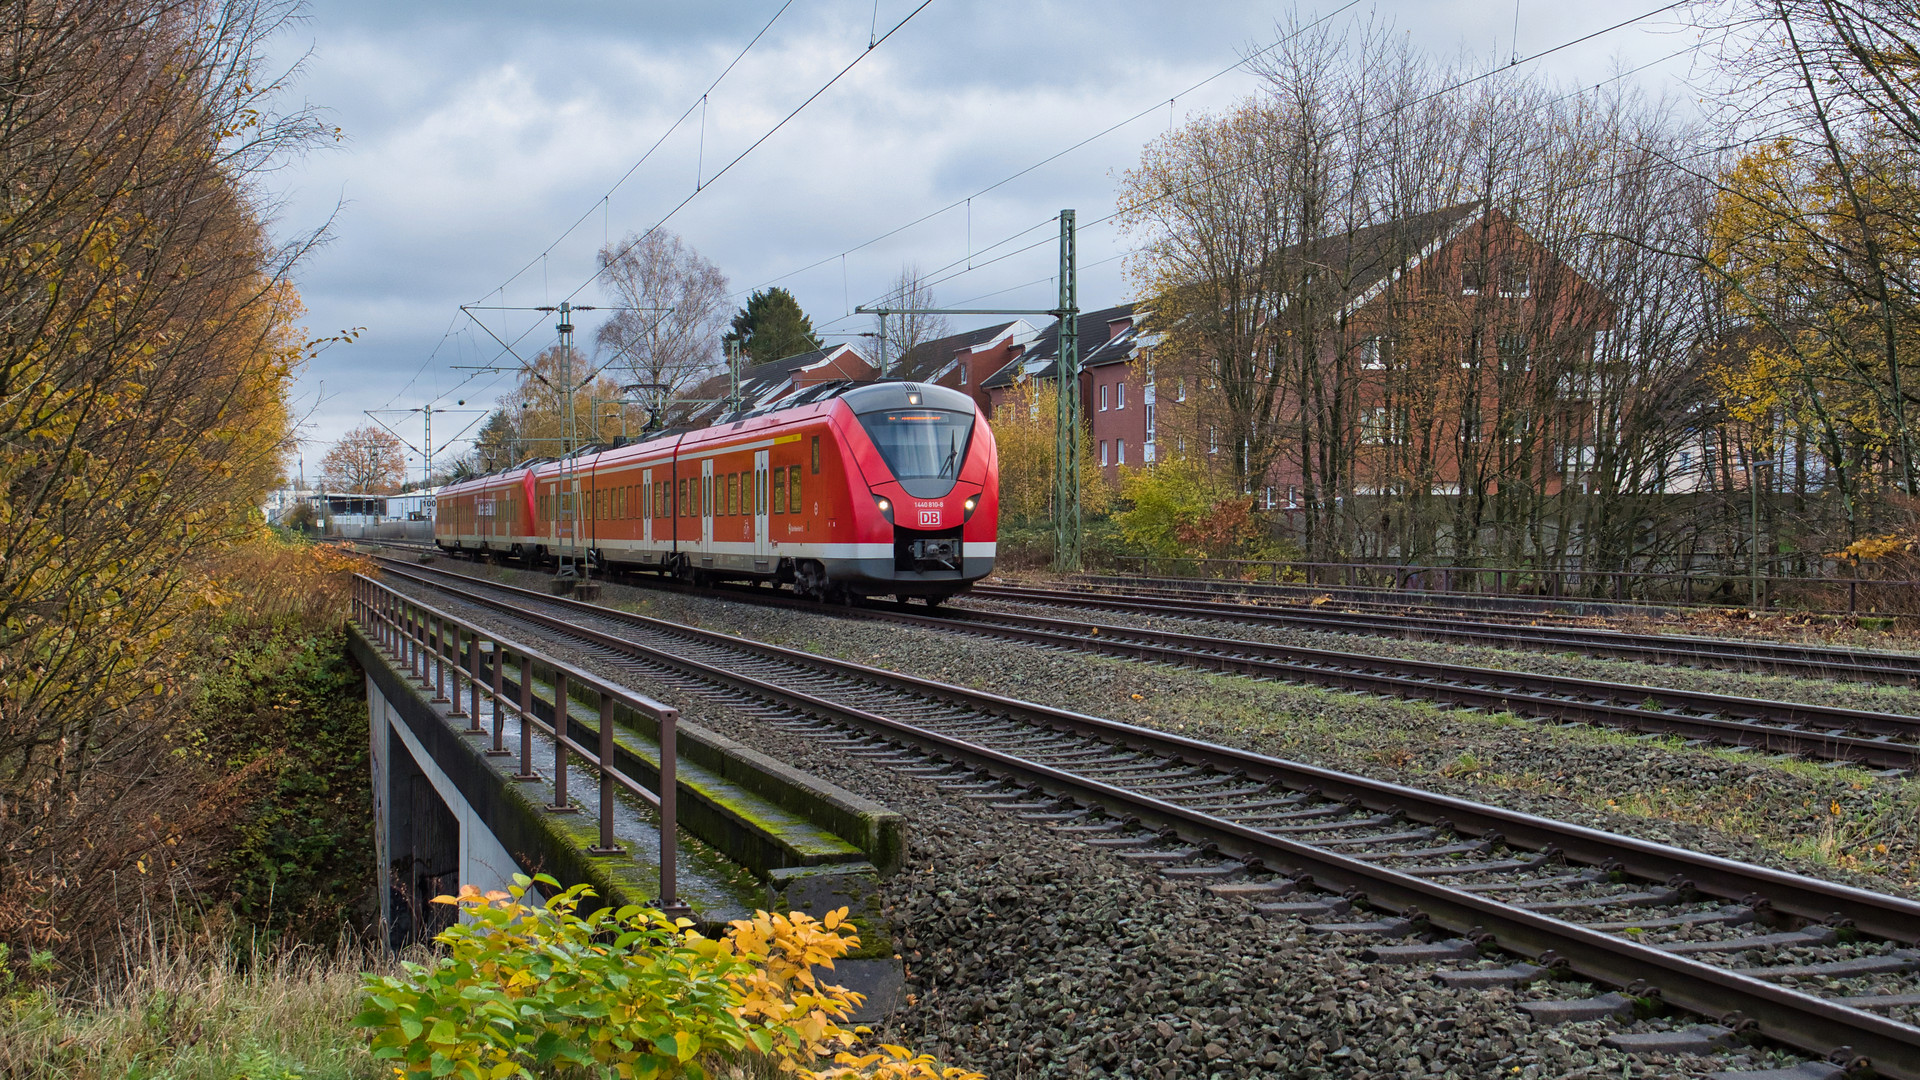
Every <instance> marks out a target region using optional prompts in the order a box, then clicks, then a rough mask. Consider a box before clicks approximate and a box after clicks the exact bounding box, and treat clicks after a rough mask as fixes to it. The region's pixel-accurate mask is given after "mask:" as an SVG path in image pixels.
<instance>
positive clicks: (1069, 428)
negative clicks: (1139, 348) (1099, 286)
mask: <svg viewBox="0 0 1920 1080" xmlns="http://www.w3.org/2000/svg"><path fill="white" fill-rule="evenodd" d="M1079 279H1080V265H1079V258H1078V254H1077V252H1076V251H1075V250H1074V229H1073V211H1071V210H1062V211H1060V353H1059V357H1058V359H1057V360H1056V361H1055V362H1054V369H1055V370H1056V371H1058V372H1059V379H1058V381H1057V387H1058V391H1059V399H1058V401H1057V402H1056V406H1057V407H1056V409H1055V414H1054V432H1053V468H1054V474H1053V510H1054V514H1053V568H1054V569H1055V570H1059V571H1061V572H1062V573H1076V572H1078V571H1079V569H1080V280H1079Z"/></svg>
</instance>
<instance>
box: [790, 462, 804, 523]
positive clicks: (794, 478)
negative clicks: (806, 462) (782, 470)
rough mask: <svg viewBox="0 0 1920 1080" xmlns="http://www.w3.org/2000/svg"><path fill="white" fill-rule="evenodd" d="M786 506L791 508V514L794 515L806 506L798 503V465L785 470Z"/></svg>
mask: <svg viewBox="0 0 1920 1080" xmlns="http://www.w3.org/2000/svg"><path fill="white" fill-rule="evenodd" d="M787 505H788V506H791V507H793V512H794V513H796V514H797V513H799V512H800V508H801V507H803V506H805V505H806V504H805V503H803V502H801V501H800V466H798V465H795V466H794V467H793V468H791V469H788V470H787Z"/></svg>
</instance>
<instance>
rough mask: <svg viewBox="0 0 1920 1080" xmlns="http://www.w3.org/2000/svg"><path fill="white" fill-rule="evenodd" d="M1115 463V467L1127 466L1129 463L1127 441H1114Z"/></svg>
mask: <svg viewBox="0 0 1920 1080" xmlns="http://www.w3.org/2000/svg"><path fill="white" fill-rule="evenodd" d="M1113 463H1114V464H1115V465H1125V464H1126V463H1127V440H1125V439H1115V440H1113Z"/></svg>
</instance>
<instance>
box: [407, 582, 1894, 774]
mask: <svg viewBox="0 0 1920 1080" xmlns="http://www.w3.org/2000/svg"><path fill="white" fill-rule="evenodd" d="M428 572H430V573H436V574H448V576H450V577H454V578H459V579H462V580H468V581H472V580H476V579H474V578H471V577H467V576H466V575H460V574H449V572H447V571H441V570H430V571H428ZM488 584H494V583H491V582H489V583H488ZM535 595H538V594H535ZM719 595H725V596H729V597H737V598H741V599H747V600H752V601H754V602H756V603H764V604H770V605H774V606H783V607H792V608H796V609H801V610H816V611H817V610H820V609H819V608H818V607H817V606H815V605H814V604H812V603H811V602H810V601H805V600H801V599H799V598H796V597H788V596H785V595H782V594H769V593H767V592H764V591H762V590H756V589H741V590H729V591H725V592H722V593H720V594H719ZM834 610H835V611H837V612H839V613H843V614H847V615H852V616H855V617H860V618H868V619H877V620H883V621H888V622H894V623H900V624H904V625H911V626H919V627H923V628H926V629H932V630H939V631H943V632H953V631H955V630H963V631H970V632H974V633H980V634H987V635H991V636H996V637H1002V638H1008V639H1011V640H1018V641H1024V642H1027V643H1030V644H1037V645H1043V646H1052V647H1056V648H1068V649H1074V650H1078V651H1082V652H1093V653H1100V654H1103V655H1108V656H1121V657H1127V658H1130V659H1141V660H1150V661H1155V662H1160V663H1170V664H1179V665H1186V666H1192V667H1202V668H1206V669H1210V670H1214V671H1223V672H1229V673H1234V674H1242V675H1248V676H1252V677H1256V678H1270V679H1282V680H1289V681H1294V682H1306V683H1313V684H1317V685H1321V686H1328V687H1332V688H1334V689H1338V690H1347V691H1353V692H1359V693H1372V694H1379V693H1386V694H1390V695H1392V696H1395V697H1402V698H1417V699H1423V700H1428V701H1437V702H1441V703H1443V704H1448V705H1456V706H1464V707H1470V708H1479V709H1488V710H1493V711H1509V712H1514V713H1519V714H1524V715H1528V716H1533V717H1537V718H1543V719H1549V720H1557V721H1563V722H1579V723H1587V724H1597V725H1601V726H1606V727H1614V728H1624V729H1627V730H1632V731H1637V732H1641V733H1645V734H1657V735H1673V736H1679V737H1684V738H1688V739H1698V740H1702V741H1706V742H1713V743H1717V744H1721V745H1725V746H1736V747H1747V748H1751V749H1757V750H1763V751H1766V752H1770V753H1783V754H1793V755H1796V756H1802V757H1809V758H1816V759H1821V760H1829V761H1845V762H1853V763H1857V764H1860V765H1865V766H1870V767H1873V768H1878V769H1890V770H1903V771H1912V770H1915V769H1916V768H1920V717H1912V716H1903V715H1900V714H1897V713H1877V712H1870V711H1867V710H1863V709H1846V708H1840V707H1837V706H1828V705H1808V704H1802V703H1798V702H1785V701H1769V700H1764V699H1759V698H1745V697H1734V696H1730V695H1723V694H1710V693H1704V692H1700V691H1692V690H1675V689H1668V688H1664V687H1653V686H1643V685H1636V684H1632V683H1615V682H1606V681H1603V680H1597V679H1580V678H1574V677H1571V676H1563V675H1541V674H1535V673H1530V672H1515V671H1505V670H1496V669H1491V668H1477V667H1467V666H1463V665H1453V664H1441V663H1436V662H1433V661H1426V660H1415V659H1408V658H1402V657H1383V656H1377V655H1374V654H1370V653H1347V652H1336V651H1332V650H1315V649H1304V648H1296V647H1293V646H1281V645H1273V644H1270V643H1267V642H1258V641H1245V640H1241V639H1234V638H1215V637H1203V636H1198V635H1191V634H1176V633H1172V632H1169V631H1161V630H1148V629H1142V628H1138V627H1129V626H1120V625H1116V624H1111V623H1077V622H1069V621H1067V620H1063V619H1059V618H1053V617H1042V616H1033V615H1016V614H1010V613H1005V612H981V611H978V610H977V609H954V610H952V611H949V612H947V613H946V614H944V615H937V616H936V615H925V614H918V613H914V612H909V611H902V610H899V609H895V608H889V607H878V606H865V607H852V608H838V609H834ZM1649 703H1651V705H1652V706H1653V707H1649ZM1847 732H1851V733H1852V734H1847ZM1875 736H1878V737H1875ZM1896 739H1898V740H1902V741H1894V740H1896Z"/></svg>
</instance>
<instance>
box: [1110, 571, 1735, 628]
mask: <svg viewBox="0 0 1920 1080" xmlns="http://www.w3.org/2000/svg"><path fill="white" fill-rule="evenodd" d="M1072 581H1073V584H1075V585H1077V586H1080V587H1083V588H1089V589H1124V590H1126V591H1128V592H1130V593H1133V594H1136V595H1138V594H1152V595H1158V596H1165V597H1173V598H1178V597H1200V596H1234V597H1242V598H1246V599H1251V600H1271V601H1277V602H1280V603H1301V602H1304V601H1307V600H1311V599H1313V598H1315V597H1321V596H1330V597H1332V598H1333V599H1334V600H1335V601H1337V602H1338V603H1340V604H1343V605H1345V606H1348V607H1353V608H1360V609H1365V610H1369V611H1383V612H1405V611H1425V612H1428V613H1430V614H1448V615H1479V616H1487V615H1508V616H1512V617H1515V618H1554V619H1579V618H1595V617H1602V616H1611V615H1664V614H1670V613H1672V612H1675V611H1678V610H1683V609H1694V610H1697V609H1699V608H1700V607H1702V606H1703V605H1700V604H1691V605H1683V606H1682V607H1673V606H1664V605H1660V604H1650V603H1642V602H1639V601H1634V600H1608V599H1605V598H1591V599H1589V598H1586V597H1578V596H1566V597H1554V596H1533V595H1528V594H1522V593H1451V592H1423V591H1421V590H1418V589H1385V588H1378V587H1375V586H1367V585H1310V584H1305V583H1295V582H1278V581H1235V580H1232V579H1227V578H1178V577H1145V576H1140V575H1135V574H1092V573H1083V574H1077V575H1075V576H1074V577H1073V579H1072ZM1736 606H1738V605H1736Z"/></svg>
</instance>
